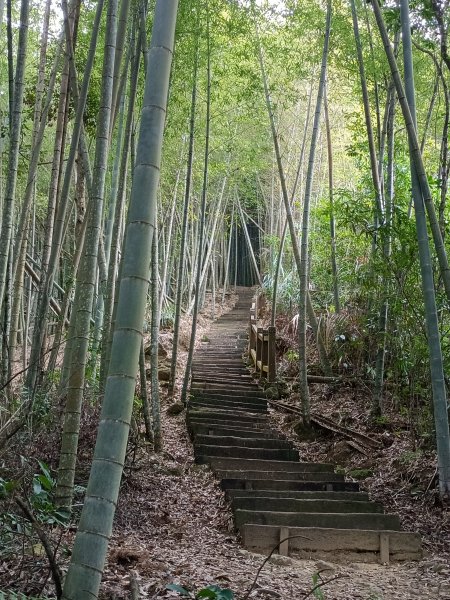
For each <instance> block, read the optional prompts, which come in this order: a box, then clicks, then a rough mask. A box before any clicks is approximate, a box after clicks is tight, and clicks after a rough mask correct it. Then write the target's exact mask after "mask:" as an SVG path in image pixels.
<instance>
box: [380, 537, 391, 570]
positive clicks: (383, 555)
mask: <svg viewBox="0 0 450 600" xmlns="http://www.w3.org/2000/svg"><path fill="white" fill-rule="evenodd" d="M380 563H381V564H382V565H388V564H389V534H388V533H380Z"/></svg>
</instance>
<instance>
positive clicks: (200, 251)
mask: <svg viewBox="0 0 450 600" xmlns="http://www.w3.org/2000/svg"><path fill="white" fill-rule="evenodd" d="M206 45H207V49H206V132H205V158H204V166H203V185H202V198H201V205H200V216H199V232H198V242H197V265H196V275H195V292H194V308H193V311H192V327H191V338H190V340H189V350H188V356H187V360H186V370H185V372H184V379H183V387H182V390H181V402H182V403H183V404H185V405H186V404H187V390H188V385H189V379H190V376H191V368H192V359H193V357H194V348H195V337H196V333H197V317H198V309H199V303H200V291H201V289H200V288H201V271H202V266H203V261H204V256H203V238H204V232H205V220H206V197H207V193H208V166H209V142H210V127H211V51H210V37H209V7H208V4H207V5H206ZM193 256H194V254H193Z"/></svg>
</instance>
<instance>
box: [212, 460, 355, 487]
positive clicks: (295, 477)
mask: <svg viewBox="0 0 450 600" xmlns="http://www.w3.org/2000/svg"><path fill="white" fill-rule="evenodd" d="M211 468H212V469H213V470H214V471H215V473H216V475H217V477H219V478H220V479H243V480H244V481H246V482H248V484H249V485H250V484H251V483H253V482H254V481H257V480H259V481H262V482H263V484H264V483H266V482H267V481H268V480H277V481H281V480H283V481H287V482H289V481H294V482H299V481H321V482H323V483H327V484H328V483H332V482H334V481H344V476H343V475H342V474H341V473H325V472H320V471H319V472H317V471H239V470H234V471H230V470H228V471H227V470H225V469H215V468H214V467H213V466H211ZM262 489H264V487H263V486H262Z"/></svg>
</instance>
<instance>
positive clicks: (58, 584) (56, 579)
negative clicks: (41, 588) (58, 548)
mask: <svg viewBox="0 0 450 600" xmlns="http://www.w3.org/2000/svg"><path fill="white" fill-rule="evenodd" d="M15 502H16V504H17V505H18V506H19V507H20V509H21V510H22V512H23V514H24V515H25V516H26V518H27V519H28V520H29V521H30V523H31V525H32V526H33V529H34V530H35V531H36V533H37V536H38V538H39V539H40V541H41V544H42V546H43V548H44V551H45V554H46V555H47V559H48V562H49V564H50V571H51V573H52V579H53V583H54V584H55V590H56V597H57V598H61V597H62V576H61V571H60V569H59V567H58V564H57V563H56V560H55V556H54V553H53V550H52V547H51V545H50V542H49V540H48V537H47V535H46V534H45V532H44V530H43V529H42V528H41V526H40V525H39V523H38V522H37V520H36V518H35V516H34V515H33V513H32V512H31V510H30V508H29V507H28V506H27V505H26V503H25V502H24V501H23V500H22V498H15Z"/></svg>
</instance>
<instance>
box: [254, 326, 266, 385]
mask: <svg viewBox="0 0 450 600" xmlns="http://www.w3.org/2000/svg"><path fill="white" fill-rule="evenodd" d="M262 333H263V328H262V327H257V328H256V372H257V373H258V376H259V377H261V371H262V365H263V362H262V354H263V345H264V341H263V339H264V337H263V335H262Z"/></svg>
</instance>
